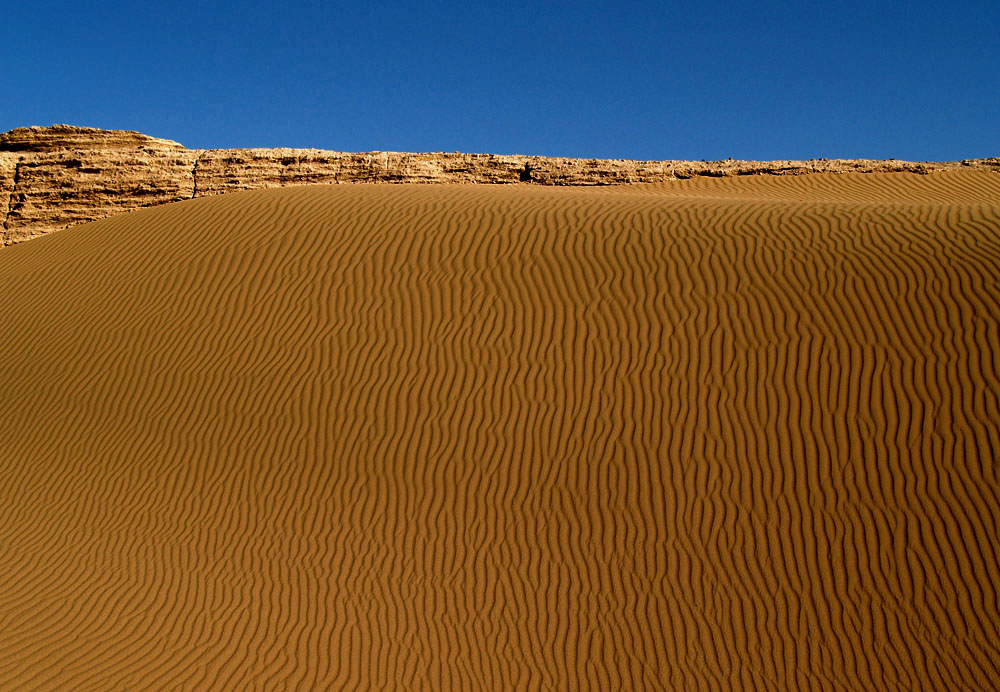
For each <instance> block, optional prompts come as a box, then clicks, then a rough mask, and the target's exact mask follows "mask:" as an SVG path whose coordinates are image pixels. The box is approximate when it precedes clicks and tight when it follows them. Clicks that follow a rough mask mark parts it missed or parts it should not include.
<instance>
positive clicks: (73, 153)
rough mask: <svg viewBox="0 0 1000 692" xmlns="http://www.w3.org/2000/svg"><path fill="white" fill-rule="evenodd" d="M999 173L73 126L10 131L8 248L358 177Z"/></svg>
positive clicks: (1, 147)
mask: <svg viewBox="0 0 1000 692" xmlns="http://www.w3.org/2000/svg"><path fill="white" fill-rule="evenodd" d="M958 166H974V167H987V168H993V169H994V170H1000V159H977V160H974V161H963V162H953V163H914V162H907V161H895V160H892V161H874V160H839V159H838V160H834V159H819V160H812V161H770V162H759V161H734V160H732V159H730V160H728V161H714V162H706V161H629V160H624V159H613V160H607V159H571V158H556V157H538V156H499V155H492V154H458V153H454V154H445V153H425V154H404V153H396V152H373V153H361V154H354V153H343V152H335V151H323V150H319V149H207V150H191V149H186V148H185V147H184V146H183V145H181V144H178V143H177V142H173V141H170V140H166V139H157V138H154V137H148V136H146V135H143V134H140V133H138V132H127V131H122V130H98V129H94V128H86V127H73V126H69V125H54V126H52V127H24V128H18V129H15V130H11V131H9V132H6V133H3V134H0V218H2V219H3V227H2V230H0V242H2V243H3V244H4V245H8V244H11V243H15V242H18V241H21V240H25V239H27V238H31V237H34V236H37V235H41V234H43V233H48V232H50V231H55V230H59V229H63V228H66V227H68V226H71V225H74V224H77V223H83V222H86V221H93V220H95V219H100V218H104V217H106V216H111V215H112V214H116V213H119V212H124V211H129V210H131V209H136V208H138V207H147V206H152V205H156V204H164V203H167V202H176V201H180V200H184V199H191V198H193V197H203V196H207V195H216V194H221V193H224V192H229V191H232V190H251V189H256V188H263V187H281V186H285V185H303V184H309V183H354V182H397V183H424V182H452V183H534V184H543V185H608V184H621V183H646V182H661V181H664V180H673V179H677V178H690V177H692V176H699V175H710V176H729V175H759V174H768V175H790V174H791V175H796V174H802V173H810V172H823V171H827V172H846V171H861V172H871V171H886V172H888V171H909V172H916V173H929V172H933V171H936V170H942V169H946V168H954V167H958Z"/></svg>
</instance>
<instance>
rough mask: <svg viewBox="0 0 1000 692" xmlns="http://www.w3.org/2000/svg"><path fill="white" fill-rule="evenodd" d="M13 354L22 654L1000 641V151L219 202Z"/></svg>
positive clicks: (774, 665) (371, 680)
mask: <svg viewBox="0 0 1000 692" xmlns="http://www.w3.org/2000/svg"><path fill="white" fill-rule="evenodd" d="M0 364H2V374H0V690H4V691H6V690H18V691H27V690H39V691H41V690H60V691H62V690H206V691H207V690H213V691H214V690H285V691H288V690H302V691H309V690H341V689H347V690H368V689H385V690H421V691H424V690H491V691H492V690H515V689H516V690H678V691H680V690H685V691H689V690H705V691H708V690H734V691H735V690H740V691H742V690H759V691H760V692H765V691H767V692H775V691H783V690H857V691H859V692H860V691H862V690H864V691H869V690H918V689H919V690H941V691H944V690H949V691H951V690H984V691H985V690H995V689H996V685H997V680H998V679H1000V603H998V595H997V592H998V588H1000V567H998V564H1000V536H998V534H1000V464H998V461H997V459H998V458H1000V407H998V397H1000V175H997V174H995V173H990V172H980V171H955V172H941V173H935V174H932V175H927V176H918V175H910V174H871V175H851V174H845V175H808V176H801V177H787V178H768V177H752V178H728V179H718V180H716V179H711V180H705V179H702V180H691V181H678V182H675V183H668V184H663V185H655V186H635V187H621V188H602V189H592V188H591V189H550V188H539V187H527V186H510V187H486V186H474V185H470V186H456V185H453V186H448V185H426V186H405V187H404V186H365V185H340V186H314V187H300V188H286V189H280V190H265V191H256V192H249V193H237V194H231V195H226V196H223V197H213V198H204V199H197V200H193V201H189V202H182V203H178V204H172V205H168V206H163V207H157V208H154V209H149V210H143V211H138V212H133V213H130V214H126V215H123V216H118V217H114V218H111V219H108V220H105V221H100V222H96V223H92V224H88V225H86V226H82V227H79V228H76V229H72V230H69V231H64V232H60V233H56V234H53V235H51V236H46V237H44V238H41V239H39V240H35V241H31V242H29V243H25V244H23V245H18V246H14V247H10V248H6V249H3V250H2V251H0Z"/></svg>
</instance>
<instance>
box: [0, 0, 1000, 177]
mask: <svg viewBox="0 0 1000 692" xmlns="http://www.w3.org/2000/svg"><path fill="white" fill-rule="evenodd" d="M0 65H2V74H3V76H4V83H5V89H4V91H3V96H2V97H0V131H2V130H7V129H10V128H13V127H18V126H22V125H39V124H40V125H50V124H52V123H70V124H76V125H89V126H94V127H104V128H120V129H130V130H140V131H142V132H145V133H147V134H150V135H154V136H159V137H167V138H169V139H175V140H178V141H179V142H181V143H183V144H185V145H187V146H188V147H192V148H201V147H213V148H217V147H251V146H265V147H272V146H293V147H319V148H324V149H337V150H342V151H370V150H376V149H381V150H395V151H465V152H493V153H524V154H549V155H566V156H584V157H590V156H596V157H627V158H641V159H666V158H675V159H676V158H682V159H702V158H705V159H722V158H727V157H730V156H732V157H734V158H747V159H774V158H810V157H821V156H828V157H876V158H889V157H895V158H900V159H919V160H943V159H960V158H967V157H980V156H990V155H993V156H996V155H998V154H1000V0H984V1H963V0H956V1H953V2H946V1H942V0H936V1H934V2H930V1H927V0H910V1H909V2H904V1H897V0H885V1H880V0H869V1H867V2H862V1H860V0H845V1H843V2H837V1H836V0H824V1H820V0H815V1H813V0H798V1H797V2H777V1H773V2H772V1H768V0H761V1H758V2H750V1H749V0H747V1H743V2H736V1H735V0H734V1H725V0H722V1H717V2H695V1H690V0H688V1H686V2H673V1H669V2H668V1H664V2H628V1H619V2H589V1H587V0H577V1H575V2H553V1H551V0H549V1H546V0H537V1H536V2H520V1H518V0H508V1H507V2H482V1H476V0H467V1H465V2H392V1H383V2H366V1H363V0H359V1H355V2H350V3H342V2H333V1H331V2H320V1H315V2H314V1H308V2H306V1H301V0H289V2H262V1H260V0H249V1H247V2H235V3H232V4H230V3H220V2H213V1H211V0H203V1H200V2H188V1H187V0H177V1H175V2H170V3H160V2H148V3H147V2H128V3H126V2H82V1H79V2H45V1H44V0H37V1H36V2H13V1H11V2H7V3H4V4H3V8H2V12H0Z"/></svg>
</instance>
